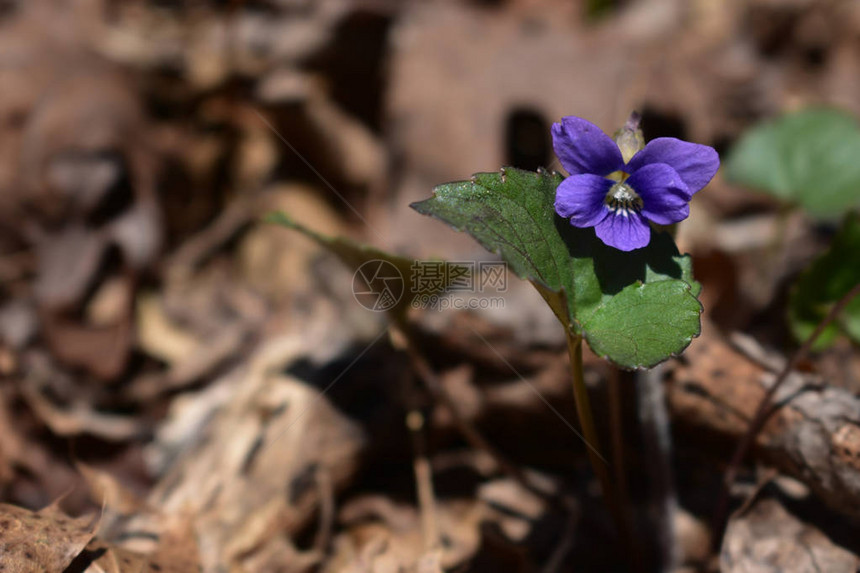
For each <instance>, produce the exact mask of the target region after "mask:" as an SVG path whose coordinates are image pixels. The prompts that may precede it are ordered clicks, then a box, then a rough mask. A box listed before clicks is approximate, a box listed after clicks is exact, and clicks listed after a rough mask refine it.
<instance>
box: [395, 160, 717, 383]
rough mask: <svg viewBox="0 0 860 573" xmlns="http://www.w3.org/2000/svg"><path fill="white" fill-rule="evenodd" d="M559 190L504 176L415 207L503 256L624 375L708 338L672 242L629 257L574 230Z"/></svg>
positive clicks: (507, 172) (439, 193)
mask: <svg viewBox="0 0 860 573" xmlns="http://www.w3.org/2000/svg"><path fill="white" fill-rule="evenodd" d="M561 181H562V177H561V176H560V175H559V174H557V173H552V174H550V173H546V172H543V171H540V172H538V173H532V172H528V171H522V170H519V169H513V168H506V169H503V170H502V172H501V173H478V174H476V175H474V176H473V177H472V179H471V180H470V181H459V182H455V183H448V184H445V185H440V186H438V187H436V189H435V190H434V197H432V198H430V199H427V200H425V201H421V202H419V203H414V204H413V205H412V207H413V208H414V209H415V210H416V211H418V212H419V213H422V214H425V215H430V216H433V217H436V218H438V219H440V220H442V221H444V222H446V223H448V224H449V225H451V226H452V227H454V228H455V229H457V230H459V231H465V232H467V233H469V234H470V235H472V236H473V237H474V238H475V239H477V240H478V242H480V243H481V244H482V245H483V246H484V247H485V248H486V249H488V250H490V251H492V252H494V253H497V254H499V255H501V257H502V258H503V259H504V260H505V261H506V262H507V263H508V265H509V267H510V268H511V270H512V271H513V272H514V273H516V274H517V275H518V276H519V277H521V278H523V279H526V280H528V281H531V283H532V284H534V286H535V287H536V288H537V289H538V291H539V292H540V293H541V295H542V296H543V297H544V299H545V300H546V301H547V303H548V304H549V306H550V307H551V308H552V309H553V312H554V313H555V315H556V316H557V317H558V319H559V320H560V321H561V322H562V324H563V325H565V327H566V328H569V329H570V330H571V331H573V332H574V333H576V334H582V335H584V336H585V338H586V340H588V342H589V345H590V346H591V347H592V349H593V350H594V351H595V352H596V353H598V354H600V355H601V356H605V357H606V358H609V359H610V360H612V361H613V362H615V363H616V364H618V365H619V366H621V367H624V368H646V367H650V366H653V365H655V364H657V363H658V362H660V361H662V360H665V359H666V358H668V357H669V356H671V355H673V354H677V353H679V352H681V351H682V350H683V349H684V348H686V347H687V345H688V344H689V343H690V341H691V340H692V338H693V337H694V336H697V335H698V334H699V330H700V323H699V313H700V312H701V304H700V303H699V301H698V299H697V298H696V296H697V295H698V293H699V290H700V289H701V286H700V285H699V284H698V283H697V282H695V281H694V280H693V277H692V272H691V268H690V259H689V257H687V256H681V255H680V254H679V253H678V250H677V248H676V247H675V243H674V241H673V240H672V238H671V237H670V236H669V235H668V234H667V233H663V232H657V231H654V232H653V233H652V238H651V243H650V244H649V245H648V246H647V247H645V248H644V249H638V250H635V251H631V252H629V253H628V252H622V251H619V250H617V249H614V248H612V247H608V246H606V245H605V244H603V242H602V241H600V239H598V238H597V237H596V236H595V234H594V230H593V229H578V228H575V227H572V226H571V225H570V224H569V223H568V222H567V221H565V220H563V219H562V218H560V217H558V216H557V215H556V214H555V209H554V207H553V204H554V202H555V190H556V187H558V185H559V183H561ZM664 283H665V284H664ZM658 285H660V286H658ZM691 309H692V311H693V314H691ZM691 318H692V320H691Z"/></svg>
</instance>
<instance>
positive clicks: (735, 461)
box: [712, 284, 860, 543]
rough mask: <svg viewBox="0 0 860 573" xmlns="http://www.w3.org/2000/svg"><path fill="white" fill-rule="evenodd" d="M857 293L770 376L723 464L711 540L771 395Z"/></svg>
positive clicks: (858, 288)
mask: <svg viewBox="0 0 860 573" xmlns="http://www.w3.org/2000/svg"><path fill="white" fill-rule="evenodd" d="M858 294H860V284H857V285H854V288H852V289H851V290H850V291H848V292H847V293H846V294H845V295H843V296H842V298H840V299H839V300H838V301H837V302H836V304H834V305H833V307H831V309H830V311H829V312H828V313H827V316H825V317H824V319H823V320H822V321H821V322H819V323H818V326H816V327H815V330H813V331H812V334H810V335H809V337H808V338H807V339H806V340H805V341H804V342H803V344H802V345H801V346H800V348H798V349H797V351H796V352H795V353H794V355H793V356H792V357H791V360H789V361H788V362H787V363H786V364H785V366H784V367H783V369H782V370H781V371H780V372H779V374H778V375H777V377H776V380H774V382H773V384H772V385H771V387H770V388H769V389H768V390H767V392H766V393H765V395H764V397H763V398H762V400H761V402H759V405H758V409H756V412H755V414H754V415H753V419H752V421H751V422H750V425H749V428H748V429H747V431H746V433H745V434H744V435H743V437H742V438H741V441H740V443H739V444H738V447H737V449H735V452H734V455H733V456H732V459H731V461H730V462H729V465H728V467H727V468H726V474H725V477H724V479H723V489H722V492H721V493H720V499H719V502H718V503H717V510H716V511H715V512H714V520H713V524H712V525H713V531H714V537H713V539H714V543H718V540H719V539H721V538H722V535H718V533H719V532H721V531H722V530H723V525H724V522H725V518H726V511H727V509H728V504H729V493H730V490H731V487H732V485H733V484H734V482H735V479H737V474H738V470H739V469H740V465H741V462H743V460H744V457H746V455H747V452H748V451H749V449H750V447H751V446H752V444H753V443H754V442H755V439H756V437H758V434H759V432H761V429H762V428H763V427H764V425H765V424H766V423H767V421H768V420H769V419H770V417H771V416H772V415H773V414H774V413H775V412H776V411H777V410H779V408H780V407H781V406H779V405H777V406H774V405H773V398H774V396H776V393H777V391H778V390H779V389H780V387H781V386H782V384H783V383H784V382H785V381H786V380H787V379H788V375H789V374H791V372H792V371H793V370H794V369H795V368H796V367H797V365H798V364H799V363H800V361H801V360H803V359H804V358H806V356H807V354H809V351H810V350H812V347H813V345H814V344H815V341H816V340H818V337H819V336H821V334H822V333H823V332H824V330H825V329H826V328H827V327H828V326H830V324H831V323H832V322H833V321H834V320H836V317H837V316H839V314H840V313H841V312H842V310H843V309H844V308H845V307H846V306H847V305H848V303H849V302H851V300H852V299H853V298H854V297H855V296H857V295H858Z"/></svg>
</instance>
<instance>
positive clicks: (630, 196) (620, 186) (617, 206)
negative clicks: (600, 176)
mask: <svg viewBox="0 0 860 573" xmlns="http://www.w3.org/2000/svg"><path fill="white" fill-rule="evenodd" d="M603 204H604V205H606V207H607V208H608V209H609V210H610V211H612V212H613V213H614V214H616V215H621V216H622V217H627V216H629V215H630V213H631V212H633V213H638V212H639V211H641V210H642V206H643V203H642V197H640V196H639V194H638V193H637V192H636V191H634V190H633V187H631V186H630V185H628V184H627V183H624V182H618V183H616V184H615V185H613V186H612V188H610V189H609V193H607V194H606V198H605V199H604V200H603Z"/></svg>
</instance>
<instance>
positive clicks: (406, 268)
mask: <svg viewBox="0 0 860 573" xmlns="http://www.w3.org/2000/svg"><path fill="white" fill-rule="evenodd" d="M264 221H265V222H267V223H275V224H278V225H282V226H284V227H287V228H290V229H294V230H296V231H298V232H300V233H302V234H303V235H305V236H306V237H309V238H311V239H313V240H314V241H316V242H317V243H318V244H319V245H321V246H322V247H324V248H325V249H327V250H328V251H330V252H332V253H333V254H334V255H336V256H337V257H338V258H339V259H340V260H341V262H343V263H344V264H345V265H346V266H347V267H348V268H349V269H350V270H351V271H353V272H356V271H358V269H359V267H361V266H362V265H364V264H365V263H373V262H375V261H385V262H387V263H390V264H392V265H394V267H396V269H397V272H398V273H399V275H400V279H401V280H402V281H403V284H402V290H401V291H400V292H398V293H397V297H398V298H397V301H396V303H394V304H392V305H391V306H390V307H389V306H387V307H386V308H385V310H386V311H387V312H390V313H392V314H393V315H394V317H395V319H398V320H399V319H402V318H403V317H405V315H406V313H407V311H408V310H409V309H410V308H411V306H412V303H413V301H415V299H416V298H419V297H431V296H434V295H438V294H440V293H442V292H444V291H445V290H446V289H447V288H448V287H449V286H450V282H451V281H453V280H455V279H457V278H458V277H463V276H464V275H465V274H466V273H471V272H472V269H469V268H467V267H465V266H463V265H457V264H455V263H448V262H444V261H416V260H415V259H407V258H405V257H401V256H399V255H393V254H391V253H387V252H385V251H382V250H380V249H377V248H375V247H372V246H369V245H364V244H361V243H357V242H355V241H353V240H352V239H348V238H346V237H329V236H327V235H323V234H321V233H317V232H316V231H313V230H311V229H309V228H307V227H305V226H304V225H302V224H301V223H298V222H296V221H295V220H294V219H292V218H290V217H289V216H288V215H286V214H285V213H270V214H269V215H267V216H266V217H265V218H264ZM422 264H432V265H434V266H438V265H439V264H444V265H445V266H446V268H445V271H444V272H441V273H439V277H438V280H436V281H426V280H425V281H420V282H418V284H417V286H416V285H415V284H413V281H412V280H411V278H412V277H413V276H414V273H415V268H416V265H422Z"/></svg>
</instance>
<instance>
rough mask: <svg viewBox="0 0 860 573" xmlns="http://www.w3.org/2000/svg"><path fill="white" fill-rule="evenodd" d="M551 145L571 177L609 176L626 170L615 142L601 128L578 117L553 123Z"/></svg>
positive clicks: (570, 117) (569, 117)
mask: <svg viewBox="0 0 860 573" xmlns="http://www.w3.org/2000/svg"><path fill="white" fill-rule="evenodd" d="M552 146H553V149H555V154H556V155H557V156H558V159H559V161H560V162H561V164H562V165H563V166H564V168H565V169H567V172H568V173H570V174H571V175H579V174H581V173H593V174H595V175H609V174H610V173H612V172H613V171H618V170H619V169H621V168H622V167H624V159H622V157H621V151H620V150H619V149H618V146H617V145H616V144H615V142H614V141H612V139H611V138H610V137H609V136H608V135H606V134H605V133H603V132H602V131H601V130H600V128H599V127H597V126H596V125H594V124H593V123H591V122H589V121H586V120H584V119H582V118H579V117H574V116H567V117H563V118H562V119H561V123H554V124H552Z"/></svg>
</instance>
